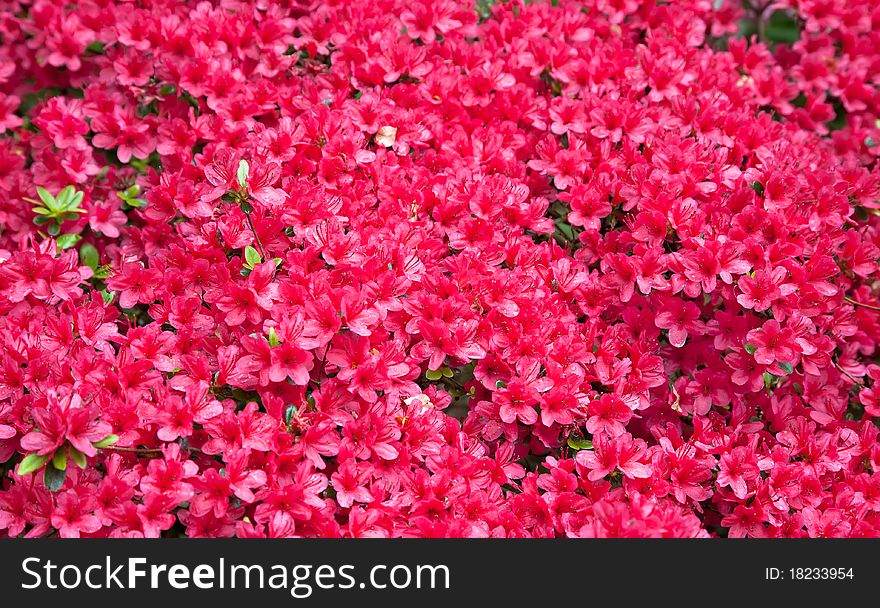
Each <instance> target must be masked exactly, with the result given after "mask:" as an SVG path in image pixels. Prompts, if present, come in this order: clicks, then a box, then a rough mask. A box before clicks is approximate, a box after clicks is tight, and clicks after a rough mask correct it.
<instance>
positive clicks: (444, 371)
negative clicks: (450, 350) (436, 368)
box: [440, 365, 453, 378]
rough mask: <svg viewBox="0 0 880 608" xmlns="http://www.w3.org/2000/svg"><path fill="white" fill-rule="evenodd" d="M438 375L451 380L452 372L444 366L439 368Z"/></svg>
mask: <svg viewBox="0 0 880 608" xmlns="http://www.w3.org/2000/svg"><path fill="white" fill-rule="evenodd" d="M440 373H441V374H443V377H444V378H452V376H453V373H452V370H451V369H449V368H448V367H446V366H445V365H444V366H443V367H441V368H440Z"/></svg>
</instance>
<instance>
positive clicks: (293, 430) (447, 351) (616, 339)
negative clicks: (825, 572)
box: [0, 0, 880, 537]
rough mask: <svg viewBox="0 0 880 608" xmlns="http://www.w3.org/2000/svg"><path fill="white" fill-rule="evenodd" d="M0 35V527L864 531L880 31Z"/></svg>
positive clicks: (409, 19)
mask: <svg viewBox="0 0 880 608" xmlns="http://www.w3.org/2000/svg"><path fill="white" fill-rule="evenodd" d="M0 40H2V46H0V132H2V135H0V344H2V350H0V463H2V464H0V474H2V478H0V535H3V536H10V537H15V536H27V537H38V536H61V537H80V536H82V537H87V536H91V537H107V536H110V537H142V536H143V537H157V536H166V537H167V536H188V537H200V536H246V537H266V536H269V537H288V536H319V537H339V536H346V537H362V536H410V537H413V536H453V537H547V536H558V537H584V536H587V537H592V536H651V537H654V536H688V537H708V536H722V537H727V536H729V537H739V536H752V537H761V536H776V537H779V536H786V537H788V536H811V537H818V536H880V475H878V471H880V442H878V426H877V423H876V421H877V420H878V419H880V384H878V383H880V364H878V362H880V355H878V350H877V345H878V342H880V277H878V274H877V270H878V260H880V217H878V215H880V169H878V156H880V121H878V119H880V5H878V4H877V2H876V1H875V0H782V1H779V2H775V1H772V0H746V1H743V2H740V1H739V0H674V1H667V2H661V1H659V0H653V1H652V0H648V1H642V0H588V1H586V2H574V1H571V0H552V1H548V2H535V1H523V0H510V1H502V0H498V1H495V2H491V1H486V0H481V1H479V2H477V3H476V4H474V3H472V2H458V1H455V0H375V1H372V0H371V1H369V2H365V1H361V0H332V1H330V0H323V1H322V0H314V1H309V0H282V1H278V2H274V1H273V2H269V1H266V0H253V1H250V0H248V1H239V0H219V1H214V2H209V1H202V2H185V1H180V0H149V1H147V0H135V1H122V0H117V1H113V0H81V1H78V2H76V3H73V2H70V3H68V2H63V1H61V0H0Z"/></svg>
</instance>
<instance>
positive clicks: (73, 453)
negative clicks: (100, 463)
mask: <svg viewBox="0 0 880 608" xmlns="http://www.w3.org/2000/svg"><path fill="white" fill-rule="evenodd" d="M70 459H71V460H72V461H73V464H75V465H76V466H78V467H79V468H81V469H84V468H86V464H87V463H86V455H85V454H83V453H82V452H80V451H79V450H77V449H76V448H75V447H73V446H70Z"/></svg>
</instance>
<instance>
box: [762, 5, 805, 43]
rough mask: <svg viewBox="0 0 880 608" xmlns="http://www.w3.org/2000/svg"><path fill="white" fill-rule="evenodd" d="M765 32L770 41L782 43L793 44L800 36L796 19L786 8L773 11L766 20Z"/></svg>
mask: <svg viewBox="0 0 880 608" xmlns="http://www.w3.org/2000/svg"><path fill="white" fill-rule="evenodd" d="M765 34H766V36H767V40H769V41H770V42H781V43H783V44H794V43H795V42H797V41H798V39H799V38H800V37H801V31H800V28H799V27H798V23H797V20H796V19H795V18H794V17H793V16H792V15H791V14H790V13H789V12H788V11H786V10H777V11H773V14H772V15H770V19H768V20H767V27H766V29H765Z"/></svg>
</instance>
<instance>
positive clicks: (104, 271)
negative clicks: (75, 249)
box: [93, 264, 113, 279]
mask: <svg viewBox="0 0 880 608" xmlns="http://www.w3.org/2000/svg"><path fill="white" fill-rule="evenodd" d="M112 271H113V264H102V265H101V266H98V267H97V268H95V274H94V275H93V276H94V277H95V278H96V279H106V278H107V277H109V276H110V273H111V272H112Z"/></svg>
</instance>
